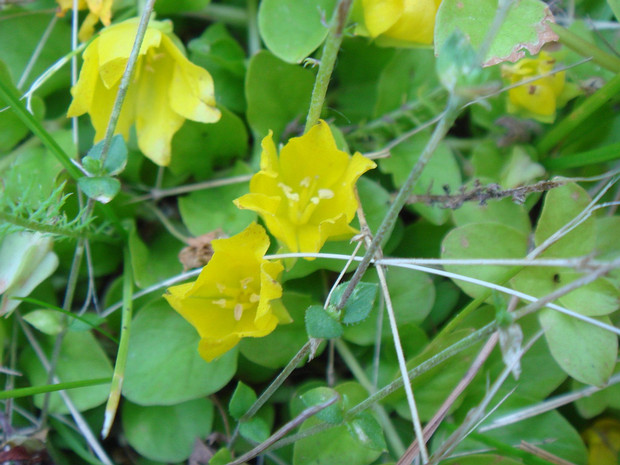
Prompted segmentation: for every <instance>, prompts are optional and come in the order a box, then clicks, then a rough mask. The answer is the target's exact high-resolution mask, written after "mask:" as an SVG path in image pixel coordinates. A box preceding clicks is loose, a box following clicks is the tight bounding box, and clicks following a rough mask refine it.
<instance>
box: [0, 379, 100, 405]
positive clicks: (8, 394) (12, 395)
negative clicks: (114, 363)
mask: <svg viewBox="0 0 620 465" xmlns="http://www.w3.org/2000/svg"><path fill="white" fill-rule="evenodd" d="M109 382H110V378H97V379H85V380H82V381H68V382H66V383H57V384H47V385H45V386H31V387H25V388H17V389H11V390H10V391H2V392H0V400H4V399H17V398H18V397H28V396H34V395H37V394H45V393H50V392H56V391H65V390H68V389H77V388H81V387H88V386H99V385H100V384H107V383H109Z"/></svg>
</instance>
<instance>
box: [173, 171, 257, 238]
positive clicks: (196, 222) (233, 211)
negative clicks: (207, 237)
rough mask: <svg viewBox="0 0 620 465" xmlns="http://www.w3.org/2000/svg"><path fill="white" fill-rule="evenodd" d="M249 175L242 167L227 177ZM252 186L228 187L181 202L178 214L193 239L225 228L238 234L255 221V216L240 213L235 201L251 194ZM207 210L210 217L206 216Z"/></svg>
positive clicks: (246, 183)
mask: <svg viewBox="0 0 620 465" xmlns="http://www.w3.org/2000/svg"><path fill="white" fill-rule="evenodd" d="M243 174H250V170H249V169H248V167H247V166H245V165H243V164H241V163H239V164H237V165H236V166H235V168H233V169H232V170H230V171H228V172H227V173H226V175H225V177H231V176H241V175H243ZM248 186H249V182H247V181H246V182H240V183H235V184H229V185H227V186H221V187H215V188H213V189H205V190H201V191H196V192H192V193H191V194H189V195H186V196H184V197H180V198H179V211H180V212H181V218H182V219H183V223H184V224H185V226H187V229H189V231H190V232H191V233H192V235H194V236H200V235H201V234H206V233H208V232H211V231H214V230H216V229H218V228H222V230H223V231H224V232H226V233H227V234H229V235H234V234H237V233H238V232H241V231H242V230H243V229H245V228H246V227H247V225H248V224H250V223H251V222H252V221H254V220H256V213H255V212H253V211H251V210H241V209H240V208H237V207H236V206H235V204H234V203H233V200H235V199H236V198H239V197H241V196H242V195H244V194H247V193H248V190H249V187H248ZM206 209H208V214H205V211H206Z"/></svg>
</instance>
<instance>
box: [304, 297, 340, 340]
mask: <svg viewBox="0 0 620 465" xmlns="http://www.w3.org/2000/svg"><path fill="white" fill-rule="evenodd" d="M306 331H307V332H308V336H310V337H314V338H317V339H332V338H336V337H340V336H342V331H343V329H342V325H341V324H340V323H339V322H338V321H337V320H336V319H335V317H333V316H332V315H330V314H329V313H327V311H326V310H325V309H324V308H323V307H321V306H320V305H312V306H311V307H308V309H307V310H306Z"/></svg>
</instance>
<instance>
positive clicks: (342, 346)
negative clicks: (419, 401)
mask: <svg viewBox="0 0 620 465" xmlns="http://www.w3.org/2000/svg"><path fill="white" fill-rule="evenodd" d="M334 344H335V346H336V350H337V351H338V354H339V355H340V357H341V358H342V360H343V361H344V363H345V364H346V365H347V367H348V368H349V370H350V371H351V373H353V376H354V377H355V379H356V380H357V381H358V382H359V383H360V384H361V385H362V387H363V388H364V389H366V391H368V394H374V393H375V392H376V389H375V388H374V386H373V385H372V383H371V382H370V380H369V379H368V377H367V376H366V373H364V370H363V368H362V367H361V366H360V364H359V363H358V362H357V359H356V358H355V356H354V355H353V353H352V352H351V350H350V349H349V346H347V344H346V343H345V342H344V341H343V340H342V339H336V340H335V341H334ZM374 410H375V413H376V414H377V416H378V417H379V422H380V423H381V426H382V428H383V432H384V433H385V436H386V437H387V440H388V441H389V443H390V445H391V446H392V450H393V452H394V454H395V455H396V456H397V457H400V456H401V455H403V453H404V452H405V445H404V444H403V442H402V441H401V439H400V436H399V435H398V432H397V431H396V428H394V425H393V424H392V422H391V421H390V417H389V416H388V414H387V412H386V411H385V409H384V408H383V407H382V406H381V405H380V404H375V405H374Z"/></svg>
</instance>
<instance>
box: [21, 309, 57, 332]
mask: <svg viewBox="0 0 620 465" xmlns="http://www.w3.org/2000/svg"><path fill="white" fill-rule="evenodd" d="M64 319H65V316H64V315H62V314H61V313H59V312H57V311H55V310H48V309H41V310H34V311H32V312H28V313H27V314H26V315H24V320H25V321H26V322H28V323H29V324H30V325H32V326H34V327H35V328H37V329H38V330H39V331H41V332H42V333H45V334H47V335H48V336H56V335H58V334H60V332H61V331H62V330H63V329H64V328H65V326H66V325H65V323H64Z"/></svg>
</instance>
